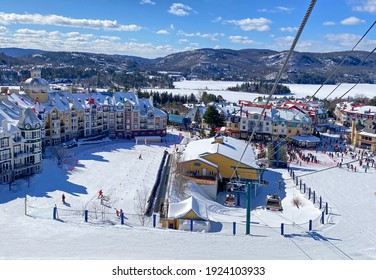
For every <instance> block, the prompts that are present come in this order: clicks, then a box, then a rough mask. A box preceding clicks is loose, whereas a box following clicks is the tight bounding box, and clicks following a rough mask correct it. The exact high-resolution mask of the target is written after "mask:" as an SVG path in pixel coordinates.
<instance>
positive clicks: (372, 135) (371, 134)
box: [358, 131, 376, 137]
mask: <svg viewBox="0 0 376 280" xmlns="http://www.w3.org/2000/svg"><path fill="white" fill-rule="evenodd" d="M358 134H359V135H362V136H368V137H376V133H371V132H365V131H362V132H359V133H358Z"/></svg>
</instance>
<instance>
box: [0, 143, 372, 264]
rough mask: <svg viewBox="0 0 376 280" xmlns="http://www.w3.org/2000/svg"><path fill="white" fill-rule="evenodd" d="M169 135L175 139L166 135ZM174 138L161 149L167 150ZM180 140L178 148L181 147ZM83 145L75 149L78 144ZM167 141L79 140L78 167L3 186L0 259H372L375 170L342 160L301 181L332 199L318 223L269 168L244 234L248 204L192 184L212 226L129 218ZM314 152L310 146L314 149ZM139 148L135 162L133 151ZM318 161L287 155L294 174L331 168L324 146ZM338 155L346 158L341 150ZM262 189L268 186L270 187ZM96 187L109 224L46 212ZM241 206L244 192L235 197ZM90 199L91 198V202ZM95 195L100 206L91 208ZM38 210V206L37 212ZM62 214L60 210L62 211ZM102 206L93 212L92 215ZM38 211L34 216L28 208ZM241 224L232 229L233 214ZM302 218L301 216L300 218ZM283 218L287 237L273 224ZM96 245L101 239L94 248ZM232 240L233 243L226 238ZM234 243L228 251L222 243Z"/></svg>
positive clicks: (47, 164) (74, 203) (85, 197)
mask: <svg viewBox="0 0 376 280" xmlns="http://www.w3.org/2000/svg"><path fill="white" fill-rule="evenodd" d="M171 137H172V138H171V139H174V137H173V136H171ZM173 147H174V145H173V144H171V145H170V147H168V150H169V151H170V152H172V151H173ZM181 148H183V146H182V147H181ZM80 149H81V150H80ZM165 149H166V147H163V146H159V145H150V146H147V145H137V146H134V144H133V143H119V142H114V143H107V144H106V145H95V146H90V147H88V146H85V147H78V148H77V150H76V151H75V153H74V155H73V156H75V157H76V158H77V159H78V164H77V166H76V168H75V169H74V170H72V171H68V172H66V171H65V170H64V169H62V168H60V167H57V165H56V161H54V160H51V159H47V160H45V161H44V165H43V168H44V170H43V172H42V173H41V174H38V175H36V176H35V177H33V178H32V179H31V181H30V187H29V188H28V187H27V182H24V184H20V185H19V186H18V187H17V186H13V187H12V188H13V191H9V190H8V186H2V187H1V196H0V229H1V230H0V231H1V239H0V247H1V248H2V250H1V254H0V257H1V258H2V259H177V260H178V259H290V260H291V259H293V260H297V259H303V260H305V259H335V260H343V259H376V245H375V244H376V242H375V241H376V239H375V236H376V221H375V219H374V217H373V216H374V213H375V210H376V209H375V208H376V204H375V203H376V197H375V196H374V192H375V191H376V190H375V187H374V184H373V182H374V181H375V179H376V172H375V170H374V169H370V170H368V172H367V173H365V172H364V170H362V169H361V168H359V169H358V171H357V172H351V171H348V170H347V169H346V168H341V169H340V168H332V169H330V170H328V171H323V172H320V173H314V174H312V175H307V176H305V177H302V179H303V181H304V182H306V184H307V186H309V187H311V188H312V190H315V191H316V192H317V194H318V195H320V196H322V197H323V198H324V200H325V201H327V202H329V210H330V212H331V213H332V215H328V216H326V218H325V219H326V221H325V223H326V224H325V225H324V226H320V227H318V226H315V230H314V231H312V232H310V233H308V232H306V230H305V227H306V226H307V222H308V219H314V218H315V217H317V216H318V215H320V212H319V211H318V210H317V207H316V208H315V207H313V205H312V203H311V202H310V201H308V200H306V199H304V198H302V199H301V200H302V202H303V205H302V207H300V209H298V208H297V207H295V206H293V204H292V198H293V197H295V196H300V195H301V194H300V192H299V191H298V190H297V189H296V188H295V187H294V184H293V182H292V180H291V179H290V176H289V175H288V173H287V171H286V170H283V169H271V170H269V171H268V172H267V174H266V179H268V180H269V182H270V184H271V186H270V187H267V188H262V189H259V190H258V192H257V195H256V196H253V197H252V200H251V202H252V209H253V211H252V217H251V222H252V226H251V235H250V236H246V235H245V226H244V223H245V210H244V208H242V207H235V208H231V207H226V206H224V205H223V201H221V198H220V197H219V199H218V202H214V201H211V200H210V199H208V197H207V196H206V195H205V194H204V193H202V192H201V191H199V190H198V189H197V186H195V185H192V186H191V187H190V188H189V192H188V195H189V194H190V193H191V194H192V193H193V194H195V195H196V196H197V197H198V199H200V200H202V201H203V202H204V203H205V204H207V206H208V215H209V217H210V219H211V220H212V221H213V225H214V227H213V229H215V230H214V232H212V233H203V232H192V233H191V232H181V231H174V230H167V229H160V228H156V229H154V228H152V227H151V226H150V224H149V225H148V226H146V227H141V226H140V224H137V223H136V221H135V220H132V219H131V215H130V214H132V213H135V212H137V207H136V206H135V200H136V199H137V190H140V189H142V188H146V189H150V188H151V187H152V185H153V184H154V180H155V175H156V173H157V169H158V166H159V163H160V160H161V158H162V155H163V152H164V150H165ZM311 152H312V153H316V152H315V151H311ZM140 154H142V158H143V159H142V160H140V159H138V157H139V155H140ZM317 156H318V158H319V159H320V164H316V165H315V164H302V165H299V164H296V163H292V167H293V168H294V170H295V172H296V174H297V175H299V174H307V173H310V172H312V171H314V170H319V169H324V168H327V167H328V166H334V165H335V164H334V160H338V159H336V158H334V159H331V158H329V157H328V155H327V154H323V153H322V152H318V153H317ZM345 160H350V159H347V158H345ZM281 179H284V187H283V190H282V191H281V192H280V195H281V197H282V198H283V201H282V203H283V207H284V211H283V213H282V214H281V213H276V212H268V211H266V210H264V209H262V206H263V202H264V198H265V195H266V194H268V193H276V192H279V190H278V184H277V182H278V181H279V180H281ZM268 188H269V189H268ZM99 189H102V190H103V192H104V194H105V195H108V196H110V198H111V199H110V205H109V207H107V208H106V209H107V210H106V211H105V215H107V217H108V219H107V220H109V221H111V223H85V222H83V217H82V215H81V216H78V217H76V218H75V219H73V218H70V217H64V216H60V220H53V219H52V209H53V206H54V205H55V204H56V205H57V207H58V208H59V209H64V207H65V208H67V209H66V210H74V209H79V210H82V209H84V207H85V206H87V205H91V208H90V206H88V207H87V208H88V209H89V210H90V209H91V210H93V209H95V208H96V207H100V206H98V205H99V203H98V199H97V197H96V196H97V192H98V190H99ZM26 193H27V194H28V204H29V205H32V206H35V207H37V208H38V209H36V210H33V209H32V208H28V211H36V212H34V213H32V212H31V213H29V214H30V215H29V216H26V215H25V213H24V203H25V199H24V197H25V194H26ZM62 193H65V196H66V201H67V203H68V205H62V202H61V194H62ZM241 199H242V201H241V204H242V205H244V199H245V198H244V197H243V198H241ZM93 203H94V204H93ZM95 203H96V204H97V206H95ZM115 208H116V209H120V208H121V209H123V211H124V212H125V214H126V215H125V216H126V217H127V213H128V214H129V215H128V218H129V223H128V224H127V221H128V220H126V225H121V224H120V221H119V218H117V217H116V215H115ZM43 209H45V212H43V211H44V210H43ZM59 212H60V213H63V211H61V210H59ZM99 213H100V212H98V215H100V214H99ZM33 214H35V215H33ZM233 221H235V222H237V224H238V226H239V228H238V230H237V234H236V235H235V236H233V235H232V232H231V226H232V222H233ZM304 221H306V222H304ZM281 222H283V223H285V224H286V225H288V224H290V225H291V224H294V223H295V224H296V225H295V227H292V226H287V227H286V229H285V230H286V232H285V236H282V235H281V234H280V229H279V227H278V225H279V224H280V223H281ZM98 244H100V246H98ZM230 244H231V245H230ZM229 246H231V255H229V254H228V253H226V252H228V248H229Z"/></svg>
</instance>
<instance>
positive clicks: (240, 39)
mask: <svg viewBox="0 0 376 280" xmlns="http://www.w3.org/2000/svg"><path fill="white" fill-rule="evenodd" d="M228 38H229V40H230V41H231V42H232V43H236V44H254V43H255V41H253V40H251V39H249V38H248V37H247V36H229V37H228Z"/></svg>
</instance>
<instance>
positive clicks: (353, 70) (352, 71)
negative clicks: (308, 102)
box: [324, 48, 376, 100]
mask: <svg viewBox="0 0 376 280" xmlns="http://www.w3.org/2000/svg"><path fill="white" fill-rule="evenodd" d="M375 50H376V48H374V49H373V50H372V51H371V52H370V53H369V54H368V55H367V56H366V57H365V58H363V60H362V61H361V62H360V63H359V64H358V65H357V66H356V67H354V68H353V69H352V70H351V71H350V72H349V73H348V75H351V74H352V73H354V72H355V70H356V69H357V68H358V67H359V66H361V65H362V64H363V63H364V61H365V60H366V59H367V58H369V57H370V56H371V54H373V53H374V52H375ZM359 82H360V81H358V82H357V83H356V84H355V85H354V86H353V87H351V88H350V89H349V90H348V91H346V92H345V93H344V94H343V95H341V97H340V98H339V99H342V98H343V97H344V96H345V95H346V94H347V93H349V92H350V90H352V89H353V88H354V87H355V86H356V85H358V84H359ZM340 85H342V82H341V83H339V84H338V85H337V86H336V87H335V88H334V89H333V90H332V91H331V92H330V93H329V94H328V96H327V97H325V98H324V100H327V99H328V97H329V96H330V95H331V94H332V93H333V92H334V91H335V90H336V89H337V88H339V86H340Z"/></svg>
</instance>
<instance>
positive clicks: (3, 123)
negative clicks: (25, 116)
mask: <svg viewBox="0 0 376 280" xmlns="http://www.w3.org/2000/svg"><path fill="white" fill-rule="evenodd" d="M2 126H3V130H4V132H8V122H7V120H6V119H4V120H3V121H2Z"/></svg>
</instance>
